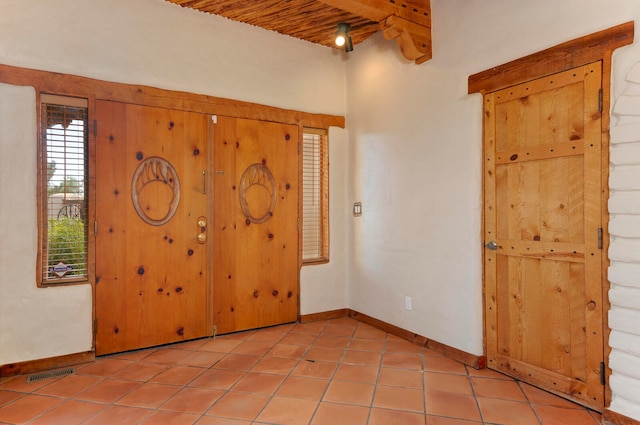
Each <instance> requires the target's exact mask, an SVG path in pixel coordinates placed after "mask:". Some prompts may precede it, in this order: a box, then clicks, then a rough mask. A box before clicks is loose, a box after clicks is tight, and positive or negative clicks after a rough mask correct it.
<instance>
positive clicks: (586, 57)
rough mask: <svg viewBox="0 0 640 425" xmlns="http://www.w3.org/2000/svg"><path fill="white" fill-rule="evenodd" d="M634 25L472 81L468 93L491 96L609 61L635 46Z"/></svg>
mask: <svg viewBox="0 0 640 425" xmlns="http://www.w3.org/2000/svg"><path fill="white" fill-rule="evenodd" d="M633 34H634V23H633V22H626V23H624V24H620V25H617V26H615V27H612V28H609V29H606V30H604V31H599V32H596V33H594V34H590V35H587V36H585V37H580V38H578V39H575V40H571V41H568V42H566V43H562V44H559V45H557V46H554V47H551V48H549V49H546V50H543V51H541V52H538V53H534V54H532V55H529V56H525V57H523V58H520V59H517V60H514V61H511V62H508V63H505V64H503V65H499V66H496V67H494V68H490V69H488V70H486V71H482V72H479V73H477V74H474V75H471V76H470V77H469V82H468V83H469V86H468V92H469V94H471V93H482V94H485V93H489V92H493V91H496V90H500V89H503V88H505V87H509V86H514V85H517V84H520V83H522V82H524V81H531V80H535V79H537V78H541V77H544V76H547V75H551V74H555V73H557V72H561V71H565V70H567V69H571V68H575V67H578V66H582V65H584V64H587V63H591V62H596V61H601V60H604V59H607V60H610V59H611V53H612V52H613V51H614V50H615V49H617V48H619V47H622V46H626V45H628V44H631V43H633Z"/></svg>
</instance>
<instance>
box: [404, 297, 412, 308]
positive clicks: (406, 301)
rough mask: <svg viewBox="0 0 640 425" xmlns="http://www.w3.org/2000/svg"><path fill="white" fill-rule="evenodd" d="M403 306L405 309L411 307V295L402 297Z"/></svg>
mask: <svg viewBox="0 0 640 425" xmlns="http://www.w3.org/2000/svg"><path fill="white" fill-rule="evenodd" d="M404 308H405V309H406V310H409V311H411V310H412V307H411V297H404Z"/></svg>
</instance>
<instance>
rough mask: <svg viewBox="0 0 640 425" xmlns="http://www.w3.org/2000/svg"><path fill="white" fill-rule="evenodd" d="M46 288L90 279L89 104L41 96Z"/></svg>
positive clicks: (42, 254) (44, 276)
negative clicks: (88, 252)
mask: <svg viewBox="0 0 640 425" xmlns="http://www.w3.org/2000/svg"><path fill="white" fill-rule="evenodd" d="M41 120H42V129H41V139H42V140H41V146H40V158H41V163H40V176H41V182H40V187H41V197H42V199H41V201H42V204H41V205H42V206H43V212H42V215H43V217H42V220H41V223H42V228H41V241H42V242H41V243H42V249H41V253H40V258H41V267H42V283H43V284H52V283H68V282H73V281H84V280H86V279H87V275H88V270H87V249H88V228H87V227H88V226H87V212H88V211H87V206H88V202H87V199H88V193H87V192H88V190H87V189H88V156H87V155H88V152H87V151H88V131H87V130H88V129H87V127H88V104H87V101H86V100H85V99H77V98H68V97H62V96H53V95H46V94H43V95H41Z"/></svg>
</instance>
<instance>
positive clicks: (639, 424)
mask: <svg viewBox="0 0 640 425" xmlns="http://www.w3.org/2000/svg"><path fill="white" fill-rule="evenodd" d="M602 423H603V424H605V425H640V421H636V420H635V419H631V418H629V417H627V416H625V415H622V414H620V413H617V412H614V411H613V410H609V408H606V409H604V412H602Z"/></svg>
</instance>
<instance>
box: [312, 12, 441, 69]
mask: <svg viewBox="0 0 640 425" xmlns="http://www.w3.org/2000/svg"><path fill="white" fill-rule="evenodd" d="M319 1H320V2H322V3H324V4H327V5H329V6H332V7H335V8H336V9H341V10H344V11H345V12H349V13H352V14H354V15H358V16H361V17H363V18H366V19H369V20H371V21H375V22H378V23H379V24H380V29H382V31H383V35H384V37H385V38H386V39H387V40H393V39H395V40H396V43H398V46H399V47H400V51H401V52H402V54H403V56H404V57H405V58H406V59H408V60H412V61H415V63H417V64H420V63H423V62H426V61H428V60H429V59H431V0H412V1H403V0H319Z"/></svg>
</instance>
